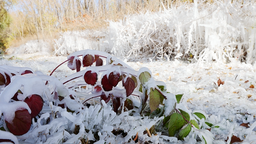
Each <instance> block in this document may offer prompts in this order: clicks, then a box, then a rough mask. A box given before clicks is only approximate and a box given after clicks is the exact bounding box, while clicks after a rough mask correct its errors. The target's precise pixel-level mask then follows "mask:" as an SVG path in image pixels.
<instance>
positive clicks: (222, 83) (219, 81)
mask: <svg viewBox="0 0 256 144" xmlns="http://www.w3.org/2000/svg"><path fill="white" fill-rule="evenodd" d="M217 84H218V86H220V85H224V81H222V80H221V79H220V78H219V79H218V81H217Z"/></svg>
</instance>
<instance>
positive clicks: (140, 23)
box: [9, 1, 256, 64]
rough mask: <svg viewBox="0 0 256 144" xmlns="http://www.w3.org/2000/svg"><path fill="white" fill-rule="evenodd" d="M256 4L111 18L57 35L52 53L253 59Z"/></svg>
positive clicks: (217, 3)
mask: <svg viewBox="0 0 256 144" xmlns="http://www.w3.org/2000/svg"><path fill="white" fill-rule="evenodd" d="M255 9H256V7H255V5H253V3H252V2H246V1H245V2H244V3H241V2H233V3H231V2H222V1H215V2H214V3H202V2H198V3H186V4H183V5H180V6H171V7H170V8H168V9H162V10H161V11H159V12H154V13H153V12H147V13H145V14H138V15H130V16H127V17H126V18H125V19H124V20H120V21H119V22H114V21H109V26H108V27H107V28H106V29H105V30H101V31H79V32H78V31H77V32H76V31H74V32H64V33H62V34H61V36H60V37H59V38H58V39H56V40H55V44H54V51H53V52H52V54H55V55H67V54H70V53H72V52H74V51H77V50H82V49H96V50H102V51H106V52H109V53H111V54H114V55H116V56H118V57H125V58H127V59H129V60H134V59H142V58H145V57H146V58H151V59H167V60H169V59H183V60H188V61H192V62H197V61H206V62H210V61H219V62H223V63H226V62H230V61H233V60H234V59H238V60H239V61H242V62H247V63H251V64H253V63H254V61H255V53H256V49H255V39H256V36H255V33H256V31H255V26H256V19H255V16H256V10H255ZM33 49H37V47H36V46H34V47H33ZM9 51H10V50H9ZM33 51H35V50H33ZM44 51H46V50H44Z"/></svg>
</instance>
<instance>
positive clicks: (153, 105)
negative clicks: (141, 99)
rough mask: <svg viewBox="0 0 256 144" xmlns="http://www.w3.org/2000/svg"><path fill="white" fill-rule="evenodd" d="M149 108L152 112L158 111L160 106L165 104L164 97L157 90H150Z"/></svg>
mask: <svg viewBox="0 0 256 144" xmlns="http://www.w3.org/2000/svg"><path fill="white" fill-rule="evenodd" d="M149 94H150V97H149V107H150V110H151V112H153V111H154V110H156V109H157V108H158V106H159V104H162V103H163V100H164V96H163V95H162V94H161V93H160V92H159V91H158V90H157V89H154V90H153V89H152V88H151V89H150V93H149Z"/></svg>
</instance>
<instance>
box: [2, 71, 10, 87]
mask: <svg viewBox="0 0 256 144" xmlns="http://www.w3.org/2000/svg"><path fill="white" fill-rule="evenodd" d="M4 74H5V78H6V79H5V80H6V81H5V85H6V86H7V85H9V84H10V83H11V76H10V75H8V74H7V73H4Z"/></svg>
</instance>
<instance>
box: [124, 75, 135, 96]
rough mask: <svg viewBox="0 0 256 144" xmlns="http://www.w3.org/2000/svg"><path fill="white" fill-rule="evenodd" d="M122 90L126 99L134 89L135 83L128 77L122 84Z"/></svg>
mask: <svg viewBox="0 0 256 144" xmlns="http://www.w3.org/2000/svg"><path fill="white" fill-rule="evenodd" d="M124 88H125V90H126V96H127V97H128V96H130V95H131V94H132V93H133V91H134V89H135V82H134V81H133V79H132V78H130V77H128V78H127V79H126V81H125V82H124Z"/></svg>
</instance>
